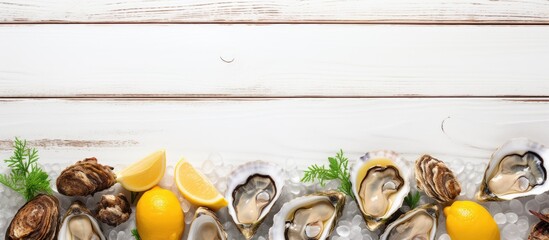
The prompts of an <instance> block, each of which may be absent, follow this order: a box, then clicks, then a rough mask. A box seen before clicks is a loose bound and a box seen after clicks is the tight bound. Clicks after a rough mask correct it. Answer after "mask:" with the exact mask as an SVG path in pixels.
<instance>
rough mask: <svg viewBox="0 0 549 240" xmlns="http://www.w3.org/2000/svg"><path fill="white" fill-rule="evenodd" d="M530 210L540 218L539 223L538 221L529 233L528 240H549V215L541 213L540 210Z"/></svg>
mask: <svg viewBox="0 0 549 240" xmlns="http://www.w3.org/2000/svg"><path fill="white" fill-rule="evenodd" d="M530 212H531V213H532V214H533V215H534V216H536V217H538V218H539V220H540V221H539V223H537V224H536V225H535V226H534V227H533V228H532V231H531V232H530V235H528V240H549V215H548V214H545V215H544V214H541V213H538V212H534V211H531V210H530Z"/></svg>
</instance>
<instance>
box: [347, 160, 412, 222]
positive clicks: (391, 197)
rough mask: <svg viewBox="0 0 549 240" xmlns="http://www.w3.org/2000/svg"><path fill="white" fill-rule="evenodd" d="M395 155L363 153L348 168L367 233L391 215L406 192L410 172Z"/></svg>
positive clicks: (400, 204)
mask: <svg viewBox="0 0 549 240" xmlns="http://www.w3.org/2000/svg"><path fill="white" fill-rule="evenodd" d="M405 164H406V163H405V161H404V159H402V158H401V157H400V156H399V155H398V154H397V153H395V152H392V151H373V152H369V153H366V154H365V155H364V156H362V157H361V158H360V160H358V161H357V162H356V163H354V164H353V165H352V167H351V184H352V188H353V193H354V194H355V196H356V201H357V205H358V206H359V209H360V211H361V213H362V215H363V217H364V220H365V221H366V226H367V228H368V229H369V230H370V231H375V230H376V229H378V228H379V227H380V226H381V225H382V224H383V223H384V222H385V221H387V219H388V218H389V217H390V216H391V215H392V214H393V213H395V212H396V211H397V210H398V209H399V208H400V206H402V202H403V201H404V198H405V197H406V195H408V192H409V191H410V175H411V171H410V170H409V169H410V168H408V167H407V166H406V165H405Z"/></svg>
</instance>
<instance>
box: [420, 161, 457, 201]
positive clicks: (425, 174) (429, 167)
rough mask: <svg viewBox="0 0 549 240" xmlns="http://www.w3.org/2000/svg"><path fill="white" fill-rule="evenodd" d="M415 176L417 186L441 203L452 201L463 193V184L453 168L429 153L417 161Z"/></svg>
mask: <svg viewBox="0 0 549 240" xmlns="http://www.w3.org/2000/svg"><path fill="white" fill-rule="evenodd" d="M415 176H416V181H417V188H418V189H419V190H421V191H423V192H425V194H427V196H429V197H431V198H433V199H435V200H436V201H437V202H439V203H445V202H450V201H452V200H454V199H455V198H456V197H457V196H459V193H461V186H460V184H459V182H458V180H457V178H456V176H455V175H454V173H453V172H452V170H450V169H449V168H448V167H447V166H446V164H444V162H442V161H440V160H438V159H436V158H434V157H431V156H429V155H423V156H421V157H420V158H419V159H418V160H417V161H416V165H415Z"/></svg>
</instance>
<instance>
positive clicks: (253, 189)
mask: <svg viewBox="0 0 549 240" xmlns="http://www.w3.org/2000/svg"><path fill="white" fill-rule="evenodd" d="M229 176H231V178H230V179H229V181H228V182H227V191H226V193H225V199H227V201H228V202H229V205H228V206H227V208H228V211H229V215H231V217H232V219H233V221H234V222H235V224H236V226H237V227H238V229H239V230H240V232H242V234H243V235H244V237H246V239H250V238H251V237H252V236H253V235H254V234H255V232H256V231H257V228H258V227H259V225H260V224H261V223H262V222H263V220H264V219H265V216H267V214H268V213H269V211H270V210H271V208H272V207H273V205H274V204H275V202H276V200H278V198H279V197H280V194H281V193H282V188H283V187H284V175H283V171H282V169H281V168H279V167H278V166H276V165H274V164H270V163H266V162H262V161H255V162H250V163H247V164H244V165H242V166H240V167H238V168H237V169H235V170H234V171H233V172H232V173H231V174H230V175H229Z"/></svg>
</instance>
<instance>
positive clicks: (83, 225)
mask: <svg viewBox="0 0 549 240" xmlns="http://www.w3.org/2000/svg"><path fill="white" fill-rule="evenodd" d="M57 239H58V240H105V239H106V238H105V236H104V235H103V232H102V231H101V227H99V223H98V222H97V220H96V219H95V218H94V217H93V215H92V213H91V211H90V210H89V209H88V208H86V206H85V205H84V204H83V203H82V202H80V201H75V202H73V203H72V204H71V206H70V207H69V209H68V210H67V212H66V213H65V216H64V217H63V223H62V224H61V229H59V237H58V238H57Z"/></svg>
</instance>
